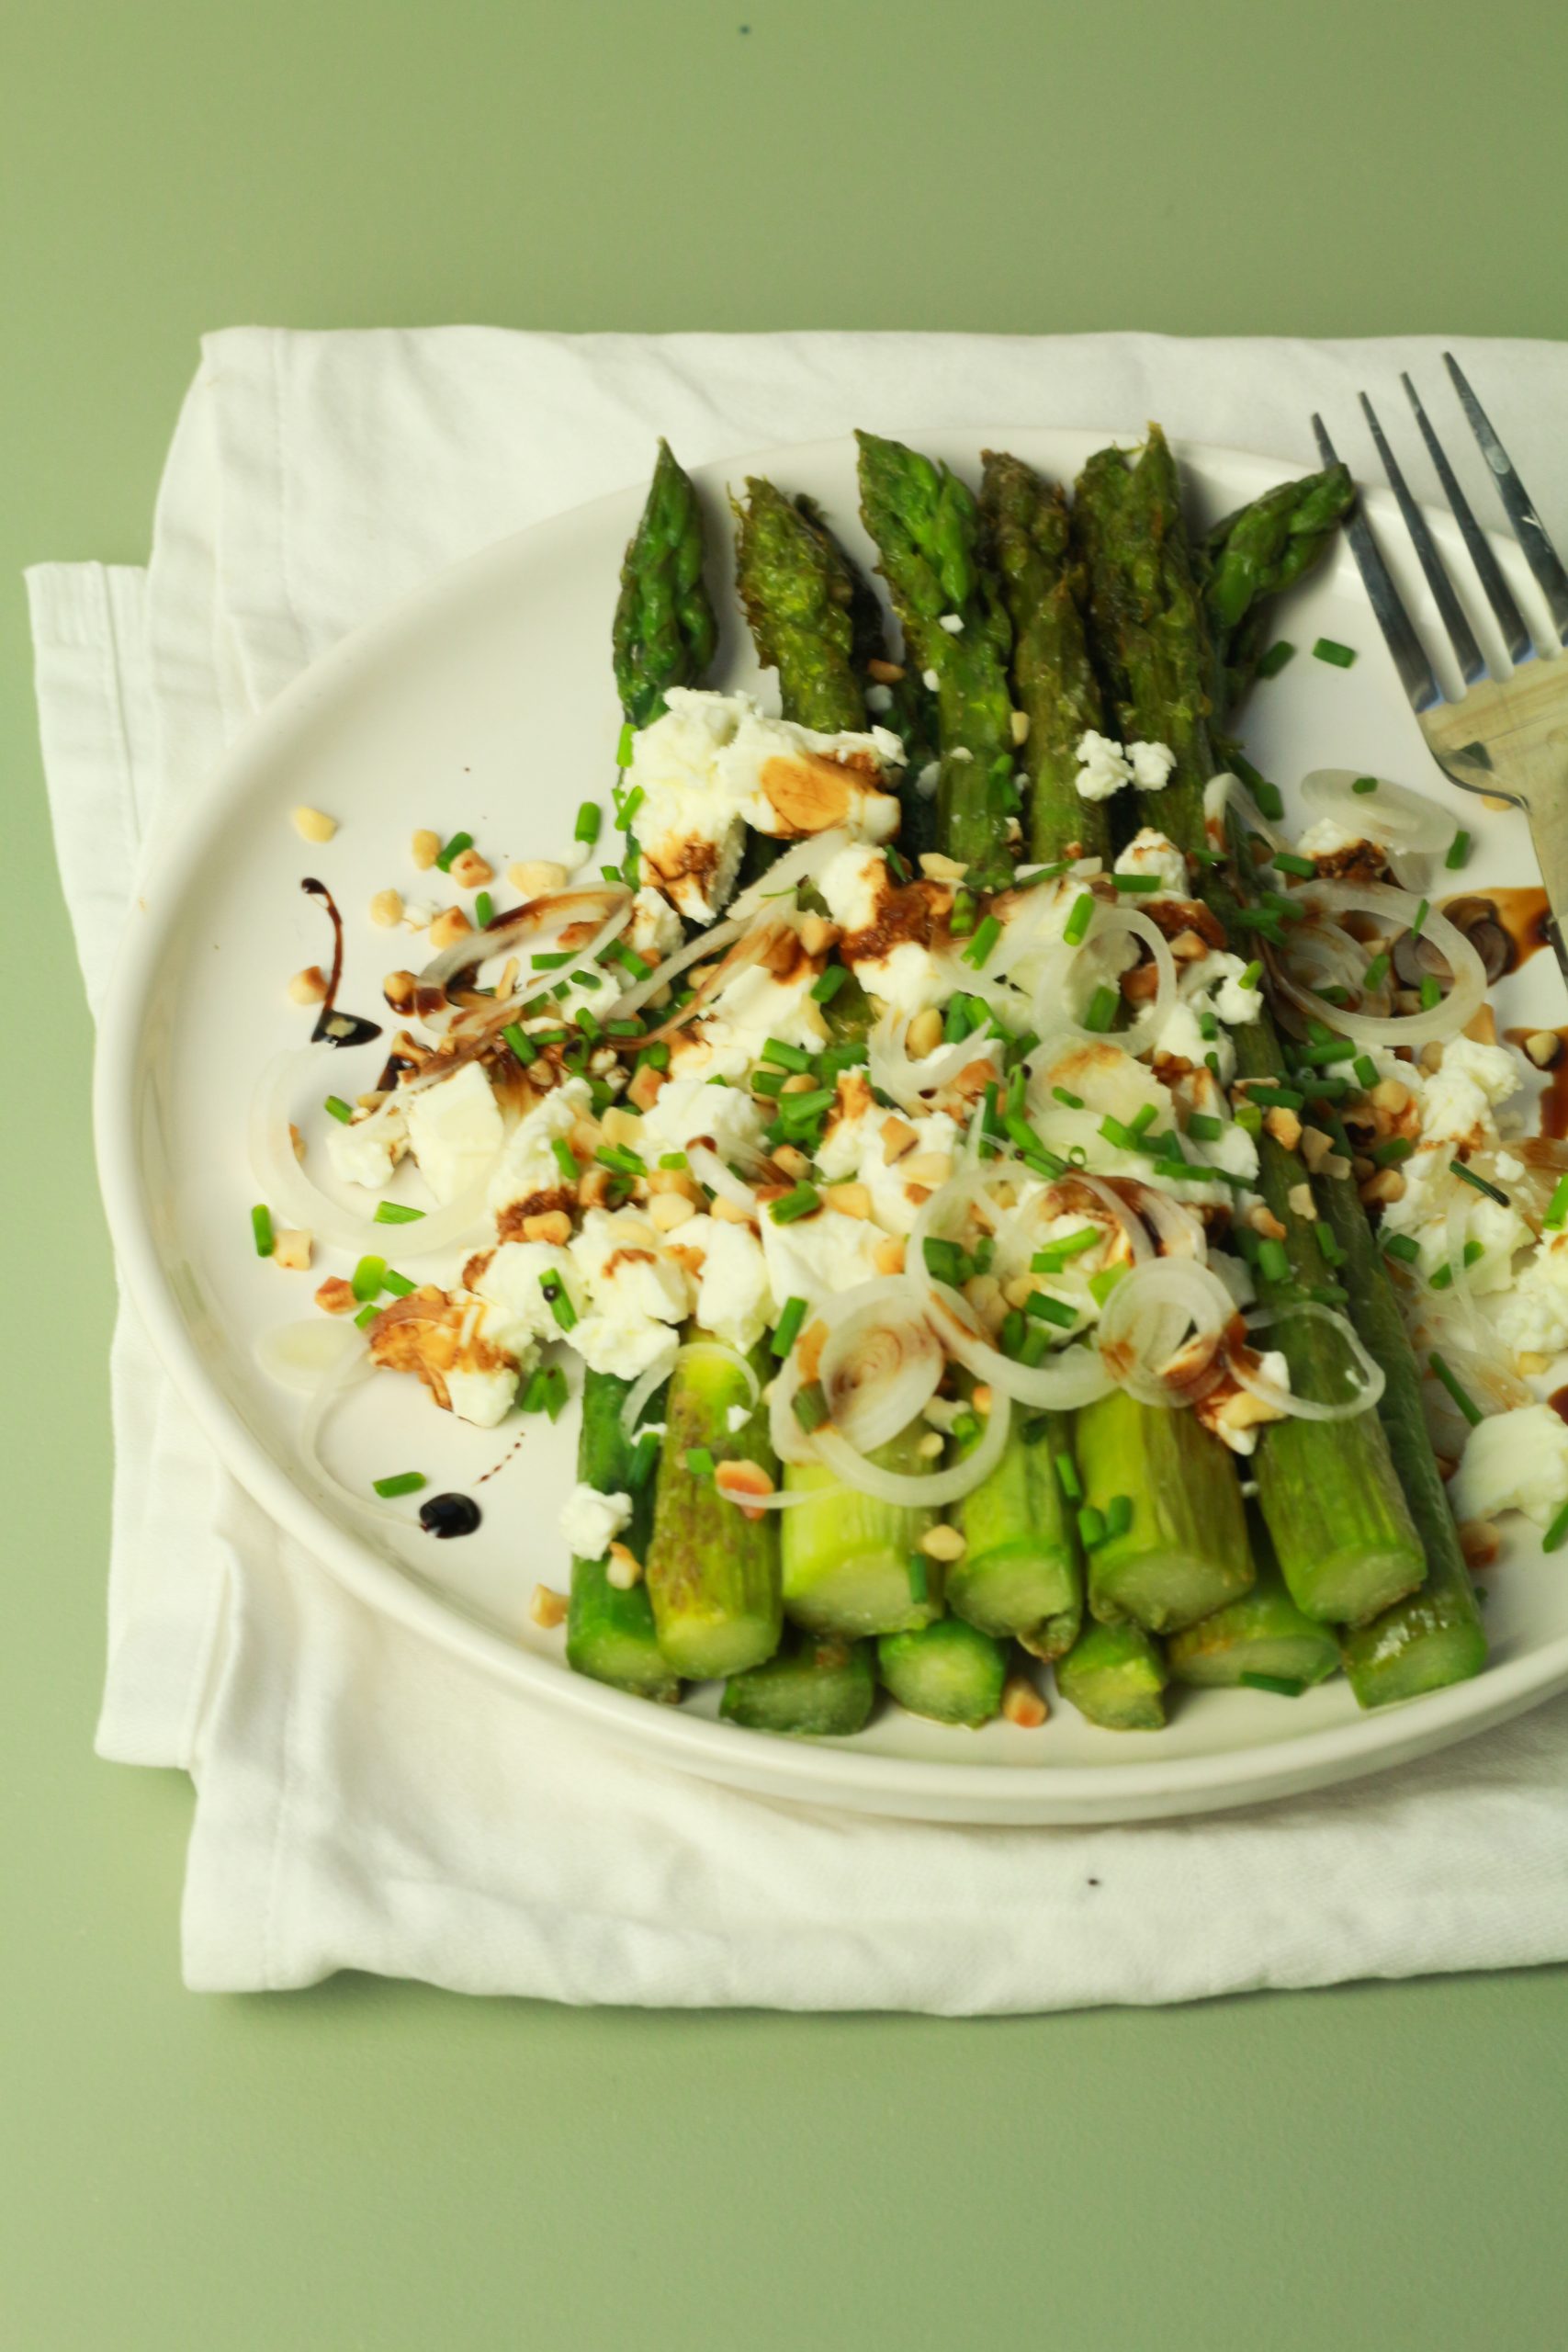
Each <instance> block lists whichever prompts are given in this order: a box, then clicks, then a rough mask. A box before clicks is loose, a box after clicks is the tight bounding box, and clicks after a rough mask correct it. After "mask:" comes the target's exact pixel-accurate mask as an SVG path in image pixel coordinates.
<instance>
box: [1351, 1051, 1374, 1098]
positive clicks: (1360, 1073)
mask: <svg viewBox="0 0 1568 2352" xmlns="http://www.w3.org/2000/svg"><path fill="white" fill-rule="evenodd" d="M1354 1068H1355V1072H1356V1076H1357V1077H1358V1078H1359V1080H1360V1081H1361V1084H1362V1085H1363V1086H1364V1087H1365V1088H1366V1089H1367V1091H1368V1092H1369V1093H1371V1090H1372V1088H1373V1087H1374V1086H1375V1085H1376V1084H1377V1082H1378V1066H1377V1064H1376V1062H1375V1061H1373V1059H1372V1057H1371V1054H1358V1055H1357V1057H1356V1059H1355V1064H1354Z"/></svg>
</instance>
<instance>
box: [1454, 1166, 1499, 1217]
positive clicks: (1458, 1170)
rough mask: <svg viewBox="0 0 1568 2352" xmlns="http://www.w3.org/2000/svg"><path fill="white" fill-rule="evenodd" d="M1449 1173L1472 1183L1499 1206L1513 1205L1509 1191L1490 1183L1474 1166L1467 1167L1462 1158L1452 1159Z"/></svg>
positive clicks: (1478, 1190) (1462, 1180) (1479, 1191)
mask: <svg viewBox="0 0 1568 2352" xmlns="http://www.w3.org/2000/svg"><path fill="white" fill-rule="evenodd" d="M1449 1174H1450V1176H1457V1177H1459V1178H1460V1179H1461V1182H1464V1183H1466V1184H1472V1185H1473V1186H1474V1187H1475V1190H1476V1191H1477V1192H1478V1193H1485V1195H1486V1197H1487V1199H1488V1200H1489V1201H1495V1202H1496V1204H1497V1205H1498V1207H1499V1208H1504V1209H1506V1208H1508V1207H1510V1206H1511V1205H1512V1204H1511V1203H1510V1201H1509V1199H1508V1195H1507V1193H1505V1192H1504V1191H1503V1190H1502V1189H1501V1187H1500V1186H1498V1185H1496V1184H1491V1183H1488V1182H1487V1181H1486V1178H1485V1177H1484V1176H1478V1175H1477V1174H1476V1172H1475V1170H1474V1169H1473V1168H1467V1167H1466V1166H1465V1164H1464V1162H1463V1160H1462V1159H1450V1162H1449Z"/></svg>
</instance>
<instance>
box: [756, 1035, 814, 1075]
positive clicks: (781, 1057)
mask: <svg viewBox="0 0 1568 2352" xmlns="http://www.w3.org/2000/svg"><path fill="white" fill-rule="evenodd" d="M762 1059H763V1060H764V1061H765V1062H772V1063H773V1067H774V1069H787V1070H790V1071H799V1070H807V1069H810V1068H811V1057H810V1055H809V1054H808V1053H806V1052H804V1051H803V1050H802V1048H801V1047H800V1046H786V1045H785V1044H784V1040H783V1038H782V1037H770V1038H768V1039H767V1041H766V1042H765V1044H764V1045H763V1047H762Z"/></svg>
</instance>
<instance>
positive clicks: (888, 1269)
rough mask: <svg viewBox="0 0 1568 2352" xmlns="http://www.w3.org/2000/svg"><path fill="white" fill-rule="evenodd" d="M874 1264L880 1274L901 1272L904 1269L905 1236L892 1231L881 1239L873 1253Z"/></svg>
mask: <svg viewBox="0 0 1568 2352" xmlns="http://www.w3.org/2000/svg"><path fill="white" fill-rule="evenodd" d="M871 1259H872V1263H873V1265H874V1267H875V1268H876V1271H877V1272H878V1273H879V1274H901V1273H902V1272H903V1271H904V1237H903V1235H902V1234H900V1233H890V1234H888V1235H887V1236H886V1239H884V1240H882V1241H879V1242H878V1243H877V1245H876V1247H875V1249H874V1250H873V1251H872V1253H871Z"/></svg>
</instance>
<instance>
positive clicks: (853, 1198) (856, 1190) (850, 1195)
mask: <svg viewBox="0 0 1568 2352" xmlns="http://www.w3.org/2000/svg"><path fill="white" fill-rule="evenodd" d="M822 1198H823V1199H824V1200H825V1201H826V1202H827V1204H828V1206H829V1208H830V1209H837V1210H838V1212H839V1215H840V1216H858V1217H862V1218H864V1217H868V1216H870V1215H871V1191H870V1187H869V1186H868V1185H865V1184H829V1185H828V1186H827V1187H826V1189H825V1190H824V1192H823V1194H822Z"/></svg>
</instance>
